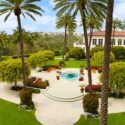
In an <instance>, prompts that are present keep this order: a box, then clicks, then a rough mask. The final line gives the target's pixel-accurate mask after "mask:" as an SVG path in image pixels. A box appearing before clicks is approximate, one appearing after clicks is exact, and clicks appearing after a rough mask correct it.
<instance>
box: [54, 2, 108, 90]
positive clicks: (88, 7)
mask: <svg viewBox="0 0 125 125" xmlns="http://www.w3.org/2000/svg"><path fill="white" fill-rule="evenodd" d="M106 1H107V0H102V1H100V0H93V1H90V0H55V2H56V5H55V8H54V9H55V10H57V9H59V11H58V13H57V16H60V15H62V14H63V13H65V12H66V11H67V12H69V13H71V12H72V14H73V16H76V15H77V14H78V12H79V13H80V16H81V19H82V27H83V32H84V39H85V47H86V61H87V69H88V82H89V91H90V92H91V91H92V76H91V67H90V54H89V45H88V34H87V26H86V16H87V15H91V14H95V15H97V16H100V15H103V16H104V15H105V12H106V9H105V8H106Z"/></svg>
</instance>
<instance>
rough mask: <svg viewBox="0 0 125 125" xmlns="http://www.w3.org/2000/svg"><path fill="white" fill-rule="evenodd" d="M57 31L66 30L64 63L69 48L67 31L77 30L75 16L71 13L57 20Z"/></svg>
mask: <svg viewBox="0 0 125 125" xmlns="http://www.w3.org/2000/svg"><path fill="white" fill-rule="evenodd" d="M56 27H57V29H60V28H64V30H65V39H64V46H63V54H62V55H63V57H62V60H63V61H64V56H65V54H66V48H67V31H69V32H74V31H75V29H76V20H75V19H74V17H73V16H71V15H70V14H69V13H65V14H64V15H62V16H60V17H58V18H57V22H56Z"/></svg>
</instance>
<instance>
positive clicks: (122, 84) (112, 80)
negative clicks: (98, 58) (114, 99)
mask: <svg viewBox="0 0 125 125" xmlns="http://www.w3.org/2000/svg"><path fill="white" fill-rule="evenodd" d="M109 85H110V88H115V89H118V90H120V89H124V88H125V63H124V62H116V63H113V64H111V65H110V71H109Z"/></svg>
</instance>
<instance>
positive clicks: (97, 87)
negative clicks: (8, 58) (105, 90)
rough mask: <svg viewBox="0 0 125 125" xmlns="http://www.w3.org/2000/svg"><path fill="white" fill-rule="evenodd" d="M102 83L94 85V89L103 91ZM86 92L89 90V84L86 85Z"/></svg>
mask: <svg viewBox="0 0 125 125" xmlns="http://www.w3.org/2000/svg"><path fill="white" fill-rule="evenodd" d="M101 89H102V85H92V91H94V92H101ZM85 92H89V85H87V86H86V87H85Z"/></svg>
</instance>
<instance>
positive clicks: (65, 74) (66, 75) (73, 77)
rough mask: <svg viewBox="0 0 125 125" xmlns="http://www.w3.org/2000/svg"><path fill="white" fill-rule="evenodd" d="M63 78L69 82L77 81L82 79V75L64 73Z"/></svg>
mask: <svg viewBox="0 0 125 125" xmlns="http://www.w3.org/2000/svg"><path fill="white" fill-rule="evenodd" d="M60 76H61V77H63V78H65V79H68V80H73V79H76V78H79V77H80V74H78V73H72V74H70V73H62V74H60Z"/></svg>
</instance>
